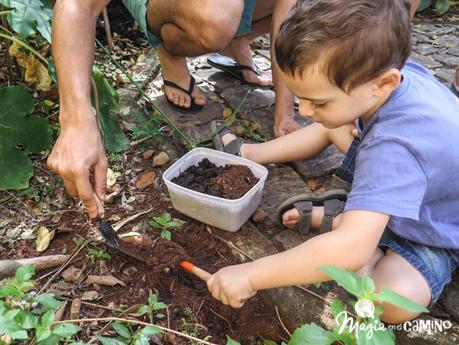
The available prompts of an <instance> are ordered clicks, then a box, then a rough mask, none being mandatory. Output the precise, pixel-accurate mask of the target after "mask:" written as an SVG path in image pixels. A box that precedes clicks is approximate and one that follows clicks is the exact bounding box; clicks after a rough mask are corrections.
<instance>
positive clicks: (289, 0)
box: [271, 0, 301, 137]
mask: <svg viewBox="0 0 459 345" xmlns="http://www.w3.org/2000/svg"><path fill="white" fill-rule="evenodd" d="M296 2H297V0H277V1H276V5H275V7H274V12H273V17H272V20H271V70H272V73H273V82H274V92H275V94H276V103H275V108H274V135H275V136H276V137H279V136H282V135H285V134H288V133H290V132H293V131H295V130H297V129H300V128H301V126H300V125H299V124H297V123H296V122H295V120H294V119H293V118H294V116H295V111H294V109H293V94H292V93H291V92H290V90H289V89H288V88H287V85H286V84H285V82H284V80H283V79H282V77H281V74H280V70H279V67H278V66H277V63H276V54H275V53H274V42H275V39H276V36H277V32H278V31H279V27H280V25H281V24H282V21H283V20H284V18H285V16H286V15H287V13H288V11H289V10H290V9H291V8H292V7H293V5H295V4H296Z"/></svg>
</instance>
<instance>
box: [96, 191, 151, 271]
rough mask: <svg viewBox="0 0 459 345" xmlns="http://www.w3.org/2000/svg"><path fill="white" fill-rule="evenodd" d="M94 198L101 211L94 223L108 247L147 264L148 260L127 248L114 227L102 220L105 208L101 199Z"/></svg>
mask: <svg viewBox="0 0 459 345" xmlns="http://www.w3.org/2000/svg"><path fill="white" fill-rule="evenodd" d="M94 196H95V197H96V203H97V208H98V210H99V216H97V218H96V219H94V223H95V224H96V226H97V229H98V230H99V232H100V234H101V235H102V237H103V238H104V240H105V243H106V244H107V246H109V247H110V248H113V249H115V250H118V251H120V252H122V253H124V254H126V255H128V256H130V257H132V258H134V259H137V260H139V261H142V262H145V263H146V262H147V260H146V259H145V258H143V257H142V256H141V255H139V254H138V253H137V252H134V251H133V250H132V249H131V248H129V247H128V246H126V244H124V243H123V242H122V241H121V239H120V238H119V237H118V234H117V233H116V231H115V229H113V228H112V226H111V225H110V224H108V223H107V222H106V221H105V220H104V219H103V218H102V217H103V214H104V207H103V205H102V202H101V201H100V200H99V198H98V197H97V196H96V195H95V194H94Z"/></svg>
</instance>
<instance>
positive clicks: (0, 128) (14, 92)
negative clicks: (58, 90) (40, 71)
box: [0, 86, 51, 190]
mask: <svg viewBox="0 0 459 345" xmlns="http://www.w3.org/2000/svg"><path fill="white" fill-rule="evenodd" d="M0 104H2V106H1V107H0V137H1V138H2V140H1V141H0V171H1V172H2V173H1V174H0V190H3V189H24V188H28V187H29V179H30V178H31V177H32V175H33V164H32V162H31V161H30V159H29V158H28V155H29V154H31V153H39V152H41V151H44V150H46V149H48V147H49V145H50V144H51V129H50V128H49V126H48V123H47V121H46V120H45V119H43V118H40V117H38V116H35V115H31V114H32V112H33V111H34V100H33V97H32V95H31V94H30V93H29V92H27V91H26V90H25V89H24V88H23V87H21V86H9V87H4V88H1V89H0Z"/></svg>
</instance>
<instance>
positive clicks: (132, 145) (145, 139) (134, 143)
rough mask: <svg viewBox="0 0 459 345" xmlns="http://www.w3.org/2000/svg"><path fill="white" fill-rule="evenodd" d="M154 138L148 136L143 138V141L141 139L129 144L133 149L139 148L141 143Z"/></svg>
mask: <svg viewBox="0 0 459 345" xmlns="http://www.w3.org/2000/svg"><path fill="white" fill-rule="evenodd" d="M151 138H153V136H152V135H148V136H146V137H145V138H142V139H139V140H136V141H131V143H130V144H129V145H130V146H131V147H134V146H137V145H139V144H141V143H143V142H144V141H147V140H148V139H151Z"/></svg>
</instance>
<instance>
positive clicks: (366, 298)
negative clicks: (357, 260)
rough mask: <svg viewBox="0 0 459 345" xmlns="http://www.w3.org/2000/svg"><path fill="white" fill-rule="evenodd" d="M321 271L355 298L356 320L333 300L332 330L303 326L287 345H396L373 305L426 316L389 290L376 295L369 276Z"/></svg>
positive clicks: (334, 269)
mask: <svg viewBox="0 0 459 345" xmlns="http://www.w3.org/2000/svg"><path fill="white" fill-rule="evenodd" d="M321 270H322V271H323V272H325V273H326V274H327V275H328V276H330V277H331V278H332V279H333V280H335V281H336V282H337V284H338V285H339V286H341V287H343V288H344V289H345V290H346V291H348V292H349V293H351V294H352V295H354V296H355V297H356V298H357V300H356V301H352V302H351V305H352V306H353V307H354V309H355V311H356V313H357V316H356V317H355V318H353V317H351V316H350V315H349V314H348V313H347V311H346V310H345V308H344V305H343V303H342V302H341V301H339V300H334V301H333V302H332V305H331V311H332V314H333V316H334V317H335V320H336V323H337V325H336V326H335V327H334V328H333V329H332V330H330V331H329V330H325V329H323V328H322V327H320V326H318V325H316V324H315V323H311V324H308V325H304V326H302V327H300V328H298V329H297V330H295V332H294V333H293V335H292V337H291V338H290V341H289V343H288V345H300V344H301V345H309V344H311V345H329V344H335V343H339V344H344V345H353V344H378V345H389V344H395V335H394V333H393V331H392V330H390V329H386V328H385V327H384V325H383V324H382V323H381V320H380V316H381V314H382V313H383V311H384V310H383V308H382V307H380V306H375V305H374V302H378V303H382V302H388V303H391V304H393V305H395V306H397V307H399V308H402V309H405V310H408V311H410V312H415V313H420V312H428V310H427V309H426V308H424V307H422V306H420V305H418V304H416V303H415V302H413V301H410V300H409V299H407V298H405V297H403V296H401V295H399V294H397V293H395V292H393V291H391V290H389V289H386V288H382V289H381V291H380V292H379V293H376V287H375V284H374V282H373V280H372V279H371V278H370V277H368V276H363V277H361V276H359V275H357V274H355V273H354V272H350V271H347V270H344V269H341V268H338V267H332V266H325V267H322V268H321Z"/></svg>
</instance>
